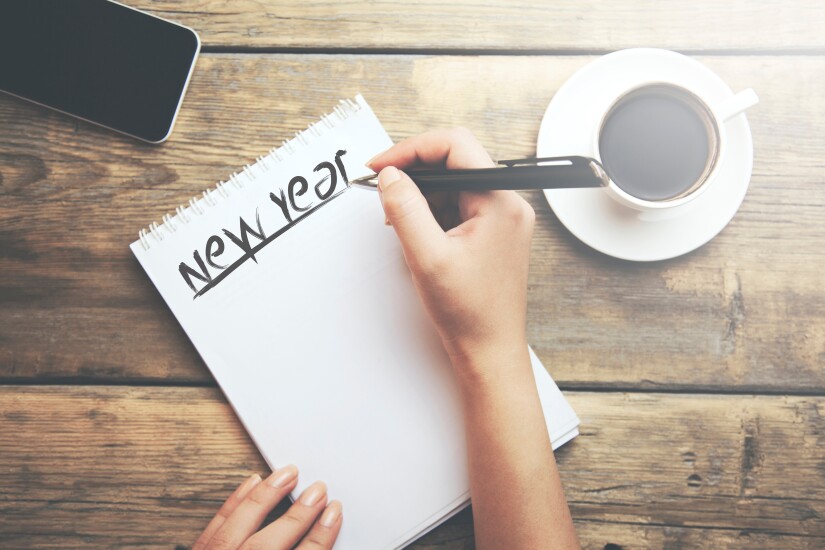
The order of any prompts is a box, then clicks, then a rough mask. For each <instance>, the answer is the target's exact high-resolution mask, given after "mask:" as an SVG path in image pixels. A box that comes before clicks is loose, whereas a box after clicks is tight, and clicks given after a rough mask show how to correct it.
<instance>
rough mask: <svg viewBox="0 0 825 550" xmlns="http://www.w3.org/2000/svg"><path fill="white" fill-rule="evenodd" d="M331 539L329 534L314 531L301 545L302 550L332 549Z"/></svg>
mask: <svg viewBox="0 0 825 550" xmlns="http://www.w3.org/2000/svg"><path fill="white" fill-rule="evenodd" d="M330 542H332V541H331V540H330V537H329V535H328V534H327V533H322V532H320V531H316V530H314V529H313V530H312V531H310V533H309V534H308V535H307V536H306V538H305V539H304V540H303V541H302V543H301V548H307V549H309V550H317V549H320V548H330Z"/></svg>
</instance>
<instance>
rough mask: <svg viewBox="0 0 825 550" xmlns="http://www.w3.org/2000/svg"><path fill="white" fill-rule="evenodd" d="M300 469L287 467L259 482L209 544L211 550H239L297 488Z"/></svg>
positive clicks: (207, 545)
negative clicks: (237, 549)
mask: <svg viewBox="0 0 825 550" xmlns="http://www.w3.org/2000/svg"><path fill="white" fill-rule="evenodd" d="M297 480H298V469H297V468H296V467H295V466H291V465H290V466H286V467H284V468H281V469H279V470H276V471H275V472H273V473H272V475H270V476H269V477H268V478H266V480H264V481H263V482H261V483H258V484H257V485H256V486H255V487H254V488H252V490H250V491H249V492H248V493H247V495H246V497H245V498H244V499H243V500H242V501H241V502H240V503H239V504H238V505H237V506H236V507H235V509H234V510H233V511H232V512H231V514H230V515H229V517H228V518H227V519H226V521H224V522H223V523H222V524H221V525H220V526H219V527H218V529H217V530H216V531H215V533H214V534H213V535H212V537H211V538H210V539H209V541H208V542H207V543H206V548H207V549H209V550H229V549H231V550H234V549H235V548H239V547H240V546H241V544H243V543H244V541H245V540H247V539H248V538H249V537H250V536H251V535H252V534H253V533H254V532H255V531H256V530H257V529H258V527H260V525H261V523H262V522H263V520H264V519H265V518H266V515H267V514H268V513H269V512H270V511H272V509H273V508H275V506H276V505H277V504H278V503H279V502H280V501H281V500H283V498H284V497H285V496H287V495H288V494H289V492H290V491H292V489H294V488H295V484H296V482H297Z"/></svg>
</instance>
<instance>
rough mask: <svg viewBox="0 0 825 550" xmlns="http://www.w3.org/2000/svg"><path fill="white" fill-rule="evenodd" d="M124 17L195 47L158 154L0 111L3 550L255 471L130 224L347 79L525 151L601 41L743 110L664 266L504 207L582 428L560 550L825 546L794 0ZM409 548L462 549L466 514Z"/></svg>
mask: <svg viewBox="0 0 825 550" xmlns="http://www.w3.org/2000/svg"><path fill="white" fill-rule="evenodd" d="M133 5H135V6H138V7H143V8H146V9H150V10H152V11H154V12H155V13H157V14H159V15H163V16H166V17H171V18H175V19H178V20H180V21H181V22H183V23H185V24H189V25H191V26H193V27H194V28H196V30H198V32H199V33H200V34H201V36H202V38H203V41H204V49H205V53H204V54H203V55H202V57H201V58H200V60H199V61H198V65H197V68H196V71H195V73H194V76H193V79H192V83H191V86H190V90H189V93H188V95H187V97H186V100H185V102H184V105H183V108H182V110H181V113H180V118H179V120H178V123H177V125H176V128H175V131H174V133H173V134H172V138H171V139H170V140H169V141H168V142H167V143H165V144H163V145H161V146H151V145H143V144H140V143H138V142H135V141H133V140H130V139H128V138H124V137H120V136H118V135H116V134H113V133H110V132H107V131H105V130H101V129H98V128H95V127H93V126H91V125H88V124H86V123H82V122H77V121H74V120H72V119H69V118H67V117H65V116H62V115H59V114H56V113H51V112H49V111H47V110H45V109H42V108H40V107H36V106H33V105H29V104H26V103H24V102H22V101H19V100H16V99H13V98H9V97H5V96H3V97H0V382H1V383H2V385H0V411H2V414H0V419H1V420H0V540H1V541H2V543H0V546H3V547H4V548H6V547H9V548H17V547H60V548H66V547H81V546H82V547H98V548H111V547H137V546H142V547H146V546H150V547H161V548H174V547H175V546H176V545H184V546H185V545H188V544H190V543H191V542H192V541H193V540H194V538H195V536H196V534H197V532H198V530H199V529H201V528H202V527H203V526H204V525H205V523H206V521H208V518H209V517H210V515H211V514H212V513H214V511H215V509H216V508H217V506H218V505H219V501H220V500H221V499H222V498H223V497H224V496H225V495H226V494H228V492H229V491H230V489H231V487H232V486H233V485H234V484H236V483H237V482H238V481H239V480H240V479H242V478H243V476H244V475H245V474H247V473H248V472H250V471H261V470H263V468H264V465H263V463H262V461H261V459H260V457H259V456H258V454H257V452H256V451H255V449H254V447H253V446H252V445H251V443H250V441H249V440H248V438H247V437H246V435H245V434H244V432H243V430H242V428H241V427H240V424H239V423H238V422H237V420H236V419H235V417H234V416H233V414H232V412H231V410H230V409H229V408H228V406H227V405H226V404H225V402H224V401H223V399H222V397H221V395H220V393H219V391H218V390H217V389H215V388H214V381H213V379H212V377H211V375H210V374H209V371H208V370H207V369H206V367H205V366H204V365H203V363H202V361H201V360H200V359H199V357H198V356H197V354H196V352H195V351H194V348H193V347H192V345H191V344H190V343H189V342H188V340H187V339H186V337H185V335H184V334H183V331H182V330H181V329H180V327H179V326H178V324H177V322H176V321H175V319H174V317H173V316H172V315H171V313H170V312H169V311H168V309H167V308H166V307H165V305H164V304H163V302H162V301H161V299H160V297H159V295H158V294H157V292H156V291H155V290H154V287H153V286H152V285H151V283H150V282H149V280H148V278H147V277H146V276H145V274H144V273H143V272H142V270H141V269H140V267H139V266H138V264H137V262H136V261H135V260H134V259H133V257H132V256H131V254H130V252H129V250H128V244H129V243H130V242H131V241H133V240H134V239H135V238H136V234H137V231H138V229H140V228H142V227H144V226H146V225H147V224H148V223H149V222H151V221H153V220H157V221H159V220H160V217H161V216H162V215H163V214H164V213H166V212H168V211H170V210H173V209H174V207H175V206H177V205H178V204H181V203H183V202H185V201H186V200H187V199H188V198H189V197H190V196H192V195H195V194H196V193H198V192H200V191H201V190H202V189H204V188H206V187H208V186H210V185H212V184H214V182H216V181H217V180H219V179H223V178H225V176H226V175H227V174H229V173H230V172H232V171H234V170H236V169H238V168H239V167H241V166H243V165H244V164H246V163H248V162H250V161H251V160H253V159H254V158H255V157H256V156H258V155H260V154H262V153H264V152H265V151H266V150H268V149H269V148H270V147H272V146H273V145H276V144H278V143H280V141H281V140H283V139H285V138H288V137H290V136H291V135H292V134H293V133H294V131H295V130H297V129H300V128H302V127H303V126H305V125H306V124H308V123H309V122H312V121H313V120H314V119H315V118H316V116H317V115H318V114H319V113H320V112H322V111H325V110H328V108H330V107H331V106H332V105H333V104H334V103H335V101H336V100H337V99H338V98H339V97H346V96H351V95H353V94H355V93H356V92H361V93H363V94H364V95H365V96H366V98H367V99H368V101H369V102H370V104H371V105H372V106H373V108H374V109H375V111H376V113H377V114H378V116H379V118H380V119H381V120H382V122H383V123H384V125H385V127H386V128H387V130H388V132H389V133H390V135H391V136H392V137H393V138H395V139H399V138H403V137H405V136H408V135H412V134H415V133H418V132H421V131H424V130H426V129H429V128H432V127H438V126H448V125H455V124H461V125H465V126H468V127H470V128H471V129H472V130H473V131H474V132H476V134H477V135H478V136H479V138H480V139H481V141H482V142H483V143H484V144H485V145H486V146H487V147H488V149H489V150H490V152H491V154H493V156H494V157H497V158H506V157H518V156H527V155H530V154H532V153H533V152H534V151H535V142H536V137H537V133H538V128H539V124H540V121H541V116H542V114H543V112H544V109H545V108H546V106H547V103H548V102H549V101H550V99H551V98H552V97H553V94H554V93H555V91H556V90H557V89H558V88H559V86H560V85H561V84H562V83H563V82H564V81H565V80H566V79H567V78H568V77H569V76H570V75H571V74H573V72H575V71H576V70H577V69H578V68H580V67H582V66H584V65H585V64H586V63H587V62H589V61H591V60H592V59H594V58H595V55H597V54H599V53H601V52H605V51H609V50H612V49H615V48H621V47H628V46H654V47H667V48H675V49H680V50H682V51H687V52H691V53H693V54H695V57H696V58H697V59H699V60H700V61H701V62H703V63H705V64H706V65H708V66H709V67H710V68H711V69H713V70H714V71H716V72H717V73H718V74H719V75H720V76H721V77H722V78H723V79H724V80H725V81H726V82H727V83H728V84H729V85H730V86H731V87H732V88H733V89H735V90H738V89H742V88H745V87H753V88H754V89H755V90H756V91H757V93H758V94H759V96H760V100H761V101H760V104H759V105H758V106H757V107H755V108H754V109H752V110H751V111H749V113H748V119H749V121H750V124H751V129H752V132H753V135H754V143H755V150H756V154H755V164H754V173H753V179H752V182H751V187H750V190H749V192H748V195H747V197H746V198H745V201H744V203H743V205H742V207H741V208H740V210H739V212H738V214H737V215H736V217H735V218H734V220H733V221H732V222H731V224H730V225H729V226H728V227H727V228H726V229H725V230H724V231H723V232H722V233H721V234H720V235H719V236H717V237H716V238H715V239H714V240H712V241H711V242H710V243H709V244H708V245H706V246H704V247H702V248H700V249H699V250H697V251H696V252H694V253H692V254H689V255H687V256H685V257H682V258H678V259H675V260H670V261H665V262H657V263H653V264H631V263H627V262H622V261H618V260H613V259H611V258H608V257H605V256H603V255H601V254H599V253H596V252H593V251H591V250H590V249H588V248H587V247H586V246H585V245H583V244H581V243H579V242H578V241H577V240H576V239H575V238H574V237H572V236H571V235H570V234H569V233H568V232H567V231H566V230H565V229H564V227H563V226H562V225H561V224H560V222H559V221H558V220H557V219H556V218H555V216H554V215H553V213H552V211H551V210H550V209H549V208H548V207H547V205H546V203H545V202H544V200H543V198H542V196H541V195H540V194H538V193H533V194H526V196H527V198H528V200H530V202H531V203H532V205H533V206H534V208H535V209H536V213H537V228H536V234H535V238H534V248H533V255H532V264H531V275H530V288H529V312H530V313H529V333H530V341H531V343H532V344H533V346H534V348H535V349H536V351H537V353H538V354H539V355H540V356H541V358H542V360H543V361H544V363H545V365H546V366H547V367H548V369H549V370H550V372H551V373H552V375H553V377H554V378H555V379H556V380H557V381H558V382H559V384H560V386H561V387H562V388H563V389H564V390H566V391H565V393H566V395H567V396H568V397H569V399H570V401H571V403H572V404H573V406H574V408H575V409H576V411H577V412H578V414H579V416H580V417H581V419H582V435H581V436H580V437H579V438H577V439H576V440H575V441H574V442H572V443H571V444H568V445H567V446H566V447H565V448H563V449H562V450H561V451H559V453H558V457H559V461H560V465H561V470H562V476H563V479H564V482H565V486H566V490H567V494H568V498H569V500H570V502H571V508H572V512H573V516H574V518H575V520H576V522H577V525H578V528H579V532H580V535H581V538H582V541H583V543H584V545H585V546H586V547H588V548H598V549H603V548H604V549H605V550H608V549H613V550H615V549H616V546H615V545H618V546H621V547H622V548H637V547H638V548H646V547H657V548H658V547H668V548H674V547H707V548H719V547H741V548H745V547H747V548H753V547H764V548H778V547H788V548H821V547H823V546H825V451H824V450H823V449H825V441H823V438H825V420H823V416H824V415H825V397H823V396H825V369H823V366H825V313H824V312H825V284H823V282H825V246H823V243H825V181H823V180H825V176H823V174H825V164H823V160H822V159H823V158H825V157H824V155H825V132H823V131H822V127H823V125H824V123H825V100H823V90H825V57H823V56H822V54H823V53H825V43H824V42H825V39H823V34H822V32H821V27H822V25H821V23H822V22H825V8H823V7H820V4H818V3H815V2H810V1H807V2H794V3H791V4H787V3H784V4H780V3H779V2H774V1H765V2H755V3H754V2H732V3H723V4H718V3H711V2H707V1H703V2H692V3H688V2H627V1H623V2H612V3H610V4H609V5H608V6H597V5H584V4H581V3H578V2H555V3H552V6H550V4H549V3H548V5H547V6H541V5H540V4H535V3H521V4H515V3H512V2H472V3H469V2H468V3H464V2H457V3H456V2H453V3H450V4H449V5H447V4H442V3H435V2H406V3H403V4H389V3H375V4H373V3H364V2H346V3H341V2H292V3H290V2H279V3H274V2H272V3H267V2H262V1H252V0H244V1H237V2H231V3H226V2H216V1H207V0H200V1H193V2H177V1H175V2H172V1H168V0H167V1H159V2H149V1H141V2H135V3H134V4H133ZM548 12H552V13H553V15H552V16H550V15H547V14H548ZM526 54H530V55H526ZM533 54H541V55H533ZM612 545H613V546H612ZM415 547H416V548H468V547H472V520H471V517H470V515H469V514H468V513H464V514H461V515H459V516H458V517H457V518H455V519H453V520H451V521H450V522H448V524H446V525H445V526H443V527H441V528H439V529H437V530H436V531H435V532H433V533H432V534H430V535H428V536H427V537H425V538H424V539H422V540H421V541H420V542H419V543H417V544H416V545H415Z"/></svg>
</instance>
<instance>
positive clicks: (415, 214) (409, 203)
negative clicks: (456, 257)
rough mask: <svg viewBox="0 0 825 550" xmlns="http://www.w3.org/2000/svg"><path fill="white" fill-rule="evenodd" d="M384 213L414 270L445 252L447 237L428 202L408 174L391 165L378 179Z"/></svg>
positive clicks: (408, 262) (424, 265)
mask: <svg viewBox="0 0 825 550" xmlns="http://www.w3.org/2000/svg"><path fill="white" fill-rule="evenodd" d="M378 190H379V192H380V196H381V204H382V205H383V207H384V214H385V215H386V216H387V220H389V222H390V224H391V225H392V226H393V228H394V229H395V232H396V234H397V235H398V239H399V240H400V241H401V247H402V248H403V249H404V257H405V258H406V259H407V264H408V265H409V266H410V268H411V269H417V268H422V269H423V268H426V266H427V265H428V264H430V263H432V262H433V261H434V260H435V259H437V258H438V257H439V256H440V255H441V254H443V253H444V252H445V247H446V244H447V242H446V235H445V234H444V231H443V230H442V229H441V227H440V226H439V225H438V222H437V221H436V219H435V217H433V213H432V212H431V211H430V207H429V205H428V204H427V199H425V198H424V195H422V194H421V191H420V190H419V189H418V187H417V186H416V185H415V183H413V181H412V180H411V179H410V178H409V176H407V175H406V174H405V173H404V172H402V171H400V170H398V169H396V168H394V167H392V166H388V167H386V168H384V169H383V170H381V173H380V174H379V176H378Z"/></svg>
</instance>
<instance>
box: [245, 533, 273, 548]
mask: <svg viewBox="0 0 825 550" xmlns="http://www.w3.org/2000/svg"><path fill="white" fill-rule="evenodd" d="M266 548H267V545H266V543H264V541H262V540H261V539H260V537H259V536H258V535H252V536H251V537H249V538H248V539H246V542H244V543H243V544H242V545H241V547H240V549H239V550H265V549H266Z"/></svg>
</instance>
